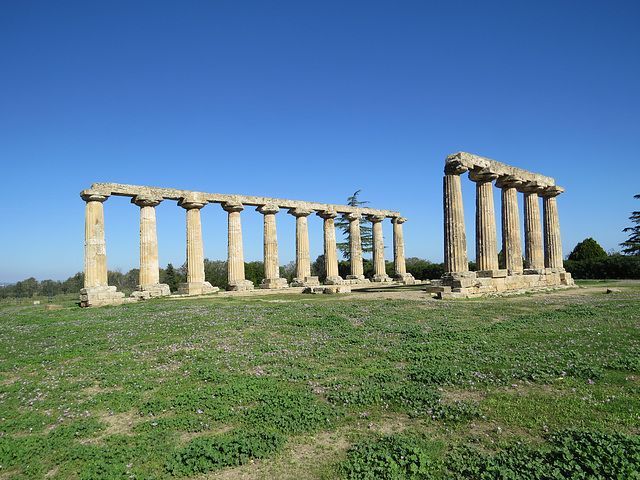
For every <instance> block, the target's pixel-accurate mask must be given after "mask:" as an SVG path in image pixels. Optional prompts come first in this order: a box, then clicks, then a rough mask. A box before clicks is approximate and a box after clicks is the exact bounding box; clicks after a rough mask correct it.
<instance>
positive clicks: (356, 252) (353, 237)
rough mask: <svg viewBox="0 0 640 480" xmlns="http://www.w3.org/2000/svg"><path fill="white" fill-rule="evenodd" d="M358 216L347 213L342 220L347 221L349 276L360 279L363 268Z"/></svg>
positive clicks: (357, 214)
mask: <svg viewBox="0 0 640 480" xmlns="http://www.w3.org/2000/svg"><path fill="white" fill-rule="evenodd" d="M361 216H362V215H360V214H359V213H348V214H345V215H344V218H346V219H347V220H349V251H350V257H349V263H350V264H351V275H352V276H353V277H362V276H363V275H364V268H363V265H362V240H361V238H360V217H361Z"/></svg>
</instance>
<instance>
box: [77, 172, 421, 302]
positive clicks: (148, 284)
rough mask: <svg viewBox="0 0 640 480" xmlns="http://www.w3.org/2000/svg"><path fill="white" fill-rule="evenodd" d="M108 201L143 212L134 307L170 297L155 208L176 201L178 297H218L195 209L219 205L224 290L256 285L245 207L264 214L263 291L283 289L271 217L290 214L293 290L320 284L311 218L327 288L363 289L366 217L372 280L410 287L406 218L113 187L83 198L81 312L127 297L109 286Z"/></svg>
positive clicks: (340, 207) (278, 201) (368, 211)
mask: <svg viewBox="0 0 640 480" xmlns="http://www.w3.org/2000/svg"><path fill="white" fill-rule="evenodd" d="M112 195H115V196H125V197H131V202H132V203H133V204H135V205H137V206H139V207H140V281H139V285H137V287H136V290H135V291H134V292H133V293H132V295H131V297H133V299H135V300H139V299H147V298H151V297H159V296H165V295H169V294H170V291H169V287H168V285H165V284H161V283H160V278H159V261H158V240H157V233H156V215H155V207H156V206H158V205H159V204H160V203H161V202H162V201H164V200H174V201H177V204H178V206H180V207H182V208H184V209H185V210H186V230H187V234H186V250H187V281H186V283H182V284H180V286H179V289H178V293H179V294H187V295H198V294H203V293H211V292H215V291H217V290H218V288H217V287H213V286H212V285H211V284H209V283H208V282H207V281H206V280H205V278H204V251H203V243H202V225H201V219H200V210H201V209H202V208H204V207H205V206H206V205H208V204H210V203H218V204H220V206H221V207H222V209H223V210H224V211H225V212H227V214H228V250H227V265H228V269H227V278H228V284H229V286H228V289H229V290H234V291H243V290H252V289H253V288H254V285H253V282H251V281H250V280H246V279H245V272H244V254H243V244H242V226H241V215H240V212H242V211H243V210H244V208H245V206H246V205H251V206H255V207H256V210H257V211H258V212H259V213H261V214H262V215H264V269H265V279H264V281H263V282H262V283H261V284H260V288H266V289H274V288H285V287H287V286H288V285H287V281H286V279H284V278H280V274H279V270H280V265H279V261H278V238H277V231H276V214H277V213H278V212H279V211H280V209H281V208H282V209H287V210H288V213H289V214H291V215H292V216H294V217H295V218H296V277H295V278H294V279H293V281H292V283H291V286H305V287H306V286H315V285H319V281H318V277H314V276H311V258H310V254H309V232H308V227H307V217H308V216H309V215H311V214H312V213H313V212H315V213H316V214H317V216H319V217H320V218H322V219H323V233H324V255H325V268H326V274H327V280H326V282H325V283H326V284H329V285H344V284H357V283H364V282H368V281H369V280H366V279H365V278H364V275H363V261H362V246H361V241H360V224H359V222H360V219H361V218H362V215H366V216H367V218H368V219H369V220H371V221H372V222H373V241H374V270H375V275H374V279H373V280H374V281H375V282H391V281H393V280H395V281H399V282H402V283H405V284H410V283H413V282H414V279H413V277H412V276H411V274H409V273H407V272H406V268H405V259H404V238H403V233H402V223H404V222H405V221H406V218H404V217H402V216H401V215H400V213H399V212H394V211H388V210H379V209H372V208H362V207H352V206H345V205H328V204H321V203H313V202H298V201H291V200H282V199H274V198H266V197H251V196H243V195H223V194H209V193H203V192H193V191H187V190H176V189H165V188H154V187H142V186H136V185H122V184H116V183H94V184H93V185H92V186H91V189H88V190H83V191H82V192H81V193H80V196H81V197H82V199H83V200H84V201H85V202H86V210H85V285H84V288H83V289H82V290H81V305H82V306H85V307H88V306H98V305H106V304H120V303H122V302H123V301H125V300H124V294H123V293H121V292H117V291H116V287H113V286H109V285H108V284H107V260H106V241H105V232H104V209H103V203H104V202H105V201H106V200H107V199H108V198H109V197H110V196H112ZM338 215H343V217H344V218H346V219H347V220H348V221H349V232H350V247H351V259H350V260H351V275H348V276H347V278H346V279H342V278H341V277H340V276H339V274H338V252H337V247H336V234H335V224H334V219H335V218H336V217H337V216H338ZM386 218H390V219H391V222H392V224H393V252H394V271H395V276H394V279H392V278H391V277H389V276H388V275H387V274H386V273H385V259H384V244H383V238H382V221H383V220H385V219H386Z"/></svg>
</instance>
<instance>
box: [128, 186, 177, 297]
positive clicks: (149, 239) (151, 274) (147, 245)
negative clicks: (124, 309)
mask: <svg viewBox="0 0 640 480" xmlns="http://www.w3.org/2000/svg"><path fill="white" fill-rule="evenodd" d="M160 202H162V198H153V197H144V196H141V195H137V196H135V197H133V198H132V199H131V203H134V204H136V205H137V206H139V207H140V277H139V279H138V282H139V284H138V285H137V286H136V290H135V291H134V292H133V293H132V294H131V296H132V297H134V298H138V299H147V298H151V297H161V296H166V295H170V294H171V291H170V289H169V285H166V284H161V283H160V265H159V261H158V235H157V232H156V208H155V207H157V206H158V205H160Z"/></svg>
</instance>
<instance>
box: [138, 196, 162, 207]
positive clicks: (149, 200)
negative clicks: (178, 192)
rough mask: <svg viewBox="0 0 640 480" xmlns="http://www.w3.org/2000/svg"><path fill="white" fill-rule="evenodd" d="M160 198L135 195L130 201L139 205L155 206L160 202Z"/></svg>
mask: <svg viewBox="0 0 640 480" xmlns="http://www.w3.org/2000/svg"><path fill="white" fill-rule="evenodd" d="M162 200H163V199H162V198H159V197H149V196H145V195H136V196H135V197H133V198H132V199H131V203H133V204H135V205H137V206H139V207H157V206H158V205H160V202H162Z"/></svg>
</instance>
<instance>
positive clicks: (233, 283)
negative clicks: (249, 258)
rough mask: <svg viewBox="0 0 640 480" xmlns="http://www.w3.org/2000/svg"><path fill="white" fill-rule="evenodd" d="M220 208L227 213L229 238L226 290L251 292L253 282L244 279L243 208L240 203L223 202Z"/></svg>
mask: <svg viewBox="0 0 640 480" xmlns="http://www.w3.org/2000/svg"><path fill="white" fill-rule="evenodd" d="M222 208H223V209H224V210H225V211H226V212H228V213H229V236H228V239H229V241H228V248H227V252H228V258H227V279H228V286H227V290H231V291H244V290H253V282H252V281H251V280H246V279H245V278H244V252H243V248H242V225H241V223H240V212H241V211H242V210H244V206H243V205H242V203H240V202H234V201H229V202H224V203H223V204H222Z"/></svg>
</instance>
